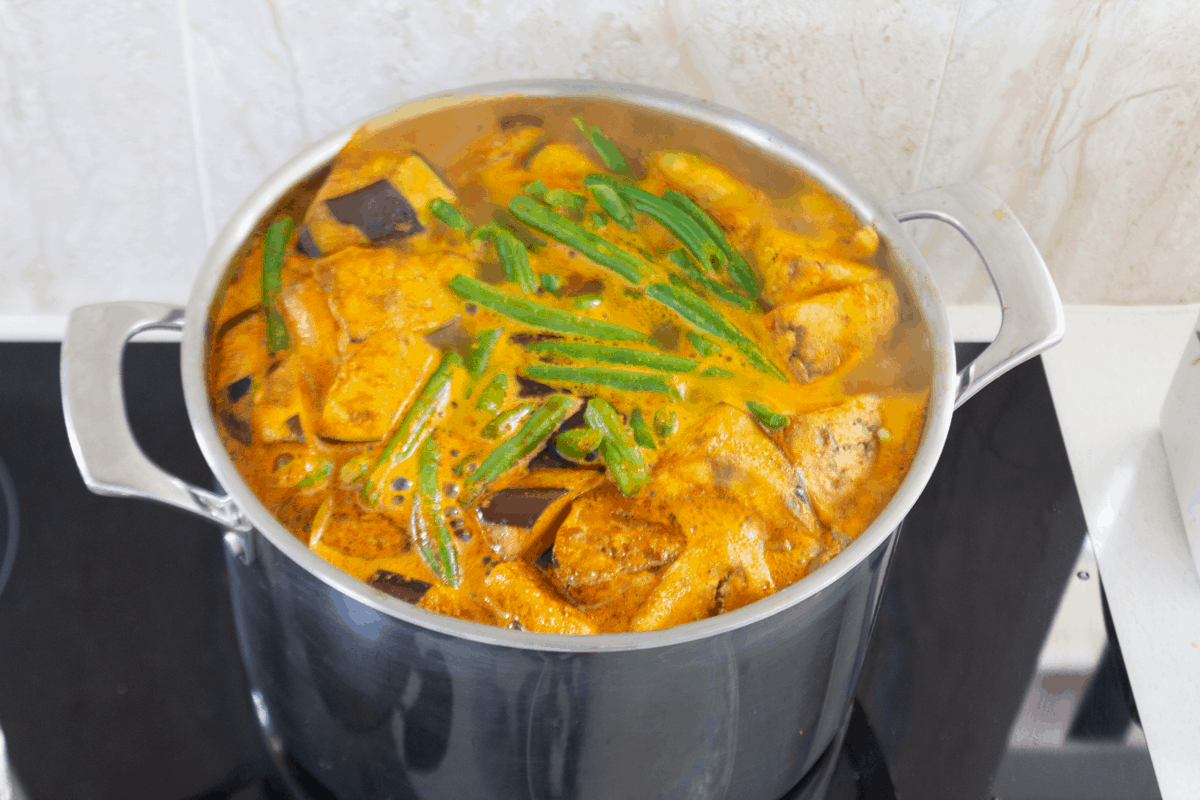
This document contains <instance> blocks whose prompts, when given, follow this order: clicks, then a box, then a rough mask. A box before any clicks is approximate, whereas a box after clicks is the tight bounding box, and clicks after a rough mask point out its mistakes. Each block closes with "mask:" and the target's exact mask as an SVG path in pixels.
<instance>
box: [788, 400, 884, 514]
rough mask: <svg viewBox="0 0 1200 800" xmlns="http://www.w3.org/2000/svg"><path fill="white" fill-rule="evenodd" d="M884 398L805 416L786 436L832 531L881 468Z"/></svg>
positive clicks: (814, 503) (851, 402)
mask: <svg viewBox="0 0 1200 800" xmlns="http://www.w3.org/2000/svg"><path fill="white" fill-rule="evenodd" d="M879 406H880V403H879V398H878V397H876V396H875V395H869V394H868V395H860V396H858V397H855V398H854V399H852V400H849V401H847V402H845V403H840V404H838V405H836V406H833V407H831V408H824V409H821V410H820V411H813V412H810V413H808V414H802V415H800V416H798V417H796V418H795V419H793V420H792V421H791V422H790V423H789V424H788V426H787V427H786V428H785V429H784V430H783V434H782V439H783V446H784V449H785V450H786V451H787V454H788V457H789V458H790V459H791V460H792V463H794V464H796V465H797V466H798V467H800V470H801V472H803V473H804V480H805V488H806V489H807V491H808V499H809V501H810V502H811V503H812V506H813V508H814V509H815V510H816V512H817V516H818V517H820V519H821V521H822V522H824V523H825V524H826V525H834V524H836V523H837V522H838V521H839V520H840V508H841V506H842V505H843V504H844V503H846V501H847V500H849V499H850V498H851V497H852V496H853V495H854V494H855V493H856V492H857V491H858V489H859V487H860V486H861V485H862V483H863V481H864V480H866V477H867V475H869V474H870V473H871V470H872V469H873V468H874V467H875V460H876V456H877V455H878V452H879V440H878V438H877V436H876V433H877V432H878V431H879V428H880V427H881V422H880V413H879Z"/></svg>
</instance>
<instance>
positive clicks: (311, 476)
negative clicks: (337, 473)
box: [296, 460, 333, 489]
mask: <svg viewBox="0 0 1200 800" xmlns="http://www.w3.org/2000/svg"><path fill="white" fill-rule="evenodd" d="M331 472H333V462H332V461H329V460H325V461H322V462H321V463H320V465H319V466H318V467H317V468H316V469H314V470H313V471H312V472H310V473H308V474H307V475H305V476H304V477H303V478H301V479H300V480H298V481H296V488H297V489H305V488H307V487H309V486H316V485H317V484H318V483H323V482H324V481H325V479H326V478H328V477H329V473H331Z"/></svg>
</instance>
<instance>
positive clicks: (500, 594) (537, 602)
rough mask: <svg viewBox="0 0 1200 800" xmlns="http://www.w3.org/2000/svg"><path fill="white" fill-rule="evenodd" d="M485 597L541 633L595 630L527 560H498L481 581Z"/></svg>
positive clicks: (529, 627) (522, 623) (586, 617)
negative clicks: (500, 561)
mask: <svg viewBox="0 0 1200 800" xmlns="http://www.w3.org/2000/svg"><path fill="white" fill-rule="evenodd" d="M483 589H484V593H485V594H486V596H487V599H488V601H489V602H490V603H491V604H492V605H493V606H494V607H496V608H498V609H499V610H500V611H501V613H503V614H505V615H507V616H510V617H512V618H513V620H514V621H515V622H516V623H518V624H519V625H520V626H521V627H522V628H524V629H525V630H528V631H538V632H541V633H574V634H586V633H597V632H599V628H598V627H597V625H596V623H595V622H593V621H592V620H591V619H590V618H588V616H587V615H586V614H584V613H583V612H582V611H580V610H579V609H578V608H576V607H575V606H573V605H571V603H570V602H568V601H567V599H566V598H565V597H563V596H562V594H561V593H560V592H559V591H558V590H557V589H555V588H554V585H553V584H552V583H550V581H549V579H547V578H546V576H545V575H543V574H542V573H541V571H540V570H539V569H538V568H537V567H535V566H534V565H533V564H530V563H529V562H528V561H522V560H517V561H506V562H505V563H503V564H498V565H497V566H496V567H495V568H494V569H492V571H491V572H490V573H489V574H488V576H487V578H486V579H485V580H484V582H483Z"/></svg>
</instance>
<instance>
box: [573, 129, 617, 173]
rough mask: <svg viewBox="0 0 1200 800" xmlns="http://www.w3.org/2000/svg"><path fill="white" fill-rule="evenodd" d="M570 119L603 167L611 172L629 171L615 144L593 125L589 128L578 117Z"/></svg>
mask: <svg viewBox="0 0 1200 800" xmlns="http://www.w3.org/2000/svg"><path fill="white" fill-rule="evenodd" d="M572 119H574V120H575V125H576V126H577V127H578V128H579V130H580V131H582V132H583V135H584V136H586V137H587V139H588V141H589V142H591V145H592V147H593V148H594V149H595V151H596V153H597V154H598V155H599V156H600V159H601V160H602V161H603V162H604V166H606V167H608V168H609V169H610V170H612V171H613V172H628V171H629V165H628V164H626V163H625V157H624V156H623V155H621V151H620V150H618V149H617V146H616V145H615V144H613V143H612V142H610V141H609V140H608V137H606V136H605V135H604V134H603V133H601V132H600V129H599V128H597V127H596V126H594V125H593V126H592V127H591V128H589V127H588V126H587V125H585V124H584V122H583V120H582V119H580V118H579V117H573V118H572Z"/></svg>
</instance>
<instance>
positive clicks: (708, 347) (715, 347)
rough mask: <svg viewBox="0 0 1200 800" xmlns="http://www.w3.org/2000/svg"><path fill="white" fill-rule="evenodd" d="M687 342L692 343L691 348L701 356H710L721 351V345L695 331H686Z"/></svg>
mask: <svg viewBox="0 0 1200 800" xmlns="http://www.w3.org/2000/svg"><path fill="white" fill-rule="evenodd" d="M687 340H688V341H689V342H691V343H692V347H694V348H696V352H697V353H699V354H700V355H702V356H711V355H712V354H713V353H717V352H720V350H721V345H719V344H717V343H716V342H714V341H713V340H712V339H709V338H708V337H707V336H702V335H701V334H699V333H696V332H695V331H688V335H687Z"/></svg>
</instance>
